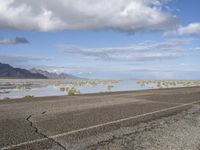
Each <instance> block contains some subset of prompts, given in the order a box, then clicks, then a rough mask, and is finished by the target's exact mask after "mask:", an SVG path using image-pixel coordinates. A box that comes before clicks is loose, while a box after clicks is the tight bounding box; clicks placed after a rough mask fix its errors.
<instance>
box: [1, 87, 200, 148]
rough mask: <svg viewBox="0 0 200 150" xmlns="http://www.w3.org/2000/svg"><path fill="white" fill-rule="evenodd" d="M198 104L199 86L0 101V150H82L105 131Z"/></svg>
mask: <svg viewBox="0 0 200 150" xmlns="http://www.w3.org/2000/svg"><path fill="white" fill-rule="evenodd" d="M199 100H200V87H192V88H173V89H160V90H144V91H133V92H131V91H130V92H115V93H101V94H85V95H77V96H59V97H56V96H55V97H43V98H29V99H15V100H1V101H0V135H1V136H0V149H1V150H3V149H19V150H23V149H26V150H27V149H28V150H29V149H31V150H38V149H56V150H57V149H58V150H59V149H61V150H62V149H86V147H88V146H90V145H95V144H96V143H99V142H100V141H106V139H107V135H106V136H104V134H106V133H110V132H112V131H117V130H120V129H123V128H125V127H135V126H136V125H138V124H140V123H142V122H149V121H152V120H155V119H160V118H162V117H166V116H171V115H174V114H177V113H180V112H181V111H184V110H187V109H189V108H191V107H192V106H190V105H185V106H183V107H182V105H183V104H187V103H192V102H195V101H199ZM177 106H181V107H177ZM168 108H169V109H168ZM170 108H174V109H170ZM160 110H166V111H161V112H159V111H160ZM155 111H156V112H157V111H158V112H159V113H152V114H151V112H155ZM143 114H147V115H143ZM134 116H139V117H135V118H134ZM131 117H133V118H131ZM124 118H131V119H127V120H123V119H124ZM117 120H121V121H117ZM110 122H112V123H110ZM124 132H125V131H124ZM93 148H97V147H93Z"/></svg>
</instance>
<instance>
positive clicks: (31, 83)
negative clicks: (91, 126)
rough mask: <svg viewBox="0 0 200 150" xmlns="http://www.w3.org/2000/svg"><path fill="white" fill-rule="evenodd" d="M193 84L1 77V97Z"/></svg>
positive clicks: (68, 93)
mask: <svg viewBox="0 0 200 150" xmlns="http://www.w3.org/2000/svg"><path fill="white" fill-rule="evenodd" d="M191 86H200V81H188V80H186V81H183V80H181V81H179V80H177V81H176V80H29V79H21V80H19V79H1V80H0V99H6V98H7V99H8V98H22V97H33V96H34V97H43V96H59V95H76V94H84V93H100V92H112V91H132V90H141V89H154V88H171V87H191Z"/></svg>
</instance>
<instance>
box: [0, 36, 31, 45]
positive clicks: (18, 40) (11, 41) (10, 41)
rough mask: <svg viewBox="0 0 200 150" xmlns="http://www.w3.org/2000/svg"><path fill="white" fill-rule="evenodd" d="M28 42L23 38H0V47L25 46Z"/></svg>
mask: <svg viewBox="0 0 200 150" xmlns="http://www.w3.org/2000/svg"><path fill="white" fill-rule="evenodd" d="M27 43H29V41H28V40H27V39H26V38H24V37H16V38H14V39H12V38H0V45H15V44H27Z"/></svg>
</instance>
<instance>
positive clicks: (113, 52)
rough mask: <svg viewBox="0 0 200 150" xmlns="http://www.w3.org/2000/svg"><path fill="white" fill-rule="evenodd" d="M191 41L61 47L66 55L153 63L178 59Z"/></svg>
mask: <svg viewBox="0 0 200 150" xmlns="http://www.w3.org/2000/svg"><path fill="white" fill-rule="evenodd" d="M188 42H189V40H186V39H173V40H168V41H163V42H160V43H158V42H143V43H139V44H136V45H132V46H128V47H113V48H81V47H78V46H70V45H60V46H59V48H60V49H61V50H62V51H63V52H65V53H71V54H76V55H82V56H85V57H87V58H88V57H89V58H99V59H103V60H108V61H111V60H115V61H150V60H151V61H152V60H163V59H174V58H177V57H178V56H179V55H180V53H181V52H182V51H183V50H184V48H183V46H184V45H186V44H187V43H188Z"/></svg>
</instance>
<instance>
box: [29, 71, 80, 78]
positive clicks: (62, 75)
mask: <svg viewBox="0 0 200 150" xmlns="http://www.w3.org/2000/svg"><path fill="white" fill-rule="evenodd" d="M30 71H31V72H32V73H39V74H42V75H44V76H45V77H47V78H48V79H78V77H75V76H72V75H69V74H66V73H60V74H58V73H52V72H48V71H44V70H41V69H36V68H33V69H31V70H30Z"/></svg>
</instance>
